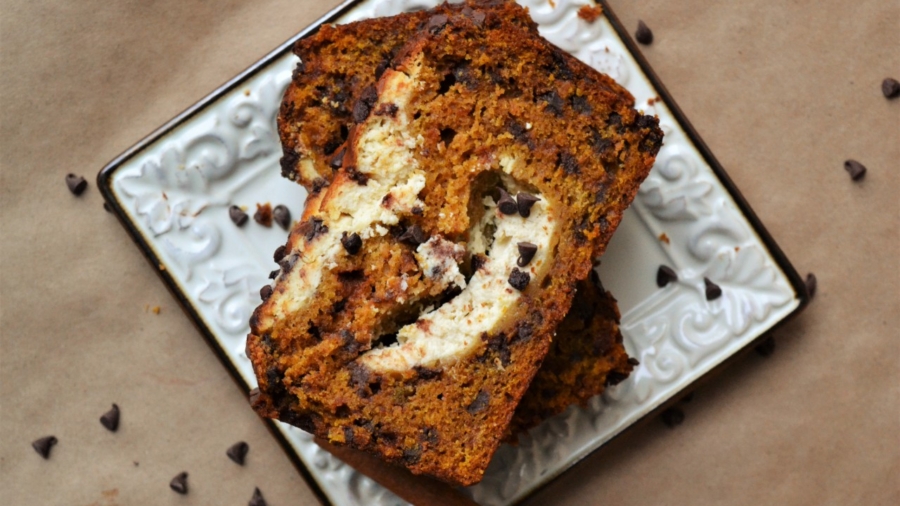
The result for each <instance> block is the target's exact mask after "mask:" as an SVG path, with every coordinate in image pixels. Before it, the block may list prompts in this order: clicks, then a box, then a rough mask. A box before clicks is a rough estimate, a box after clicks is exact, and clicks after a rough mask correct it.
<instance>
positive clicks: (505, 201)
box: [497, 188, 519, 214]
mask: <svg viewBox="0 0 900 506" xmlns="http://www.w3.org/2000/svg"><path fill="white" fill-rule="evenodd" d="M499 190H500V200H499V201H497V208H498V209H500V212H501V213H503V214H516V211H518V209H519V206H518V204H516V201H515V200H513V198H512V197H510V196H509V194H508V193H506V190H504V189H503V188H500V189H499Z"/></svg>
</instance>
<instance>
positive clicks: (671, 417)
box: [659, 408, 684, 429]
mask: <svg viewBox="0 0 900 506" xmlns="http://www.w3.org/2000/svg"><path fill="white" fill-rule="evenodd" d="M659 417H660V419H662V421H663V423H664V424H666V426H667V427H669V428H670V429H673V428H675V427H677V426H679V425H681V424H682V423H683V422H684V411H682V410H680V409H678V408H669V409H667V410H665V411H663V412H662V414H661V415H660V416H659Z"/></svg>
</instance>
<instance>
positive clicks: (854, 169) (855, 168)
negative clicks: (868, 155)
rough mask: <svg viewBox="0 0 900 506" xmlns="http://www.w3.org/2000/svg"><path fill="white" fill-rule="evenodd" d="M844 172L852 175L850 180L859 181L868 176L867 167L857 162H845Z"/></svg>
mask: <svg viewBox="0 0 900 506" xmlns="http://www.w3.org/2000/svg"><path fill="white" fill-rule="evenodd" d="M844 170H846V171H847V172H849V173H850V179H852V180H854V181H859V180H860V179H862V178H864V177H865V176H866V167H865V166H864V165H863V164H861V163H859V162H857V161H856V160H847V161H846V162H844Z"/></svg>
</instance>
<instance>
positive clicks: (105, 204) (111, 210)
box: [103, 201, 113, 213]
mask: <svg viewBox="0 0 900 506" xmlns="http://www.w3.org/2000/svg"><path fill="white" fill-rule="evenodd" d="M103 210H104V211H106V212H108V213H111V212H113V208H112V206H110V205H109V202H106V201H104V202H103Z"/></svg>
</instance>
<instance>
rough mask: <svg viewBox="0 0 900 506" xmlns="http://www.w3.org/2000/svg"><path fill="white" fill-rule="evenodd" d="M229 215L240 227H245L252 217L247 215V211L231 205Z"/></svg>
mask: <svg viewBox="0 0 900 506" xmlns="http://www.w3.org/2000/svg"><path fill="white" fill-rule="evenodd" d="M228 217H229V218H230V219H231V222H232V223H234V224H235V225H237V226H238V227H243V226H244V224H245V223H247V220H248V219H250V217H249V216H247V213H245V212H244V210H243V209H241V208H240V207H238V206H231V207H229V208H228Z"/></svg>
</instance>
